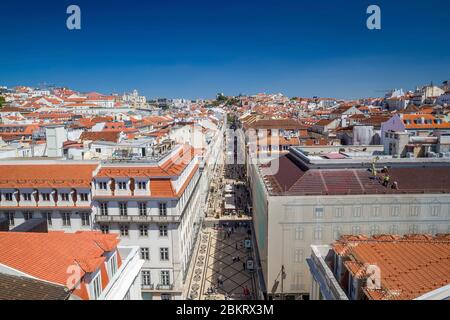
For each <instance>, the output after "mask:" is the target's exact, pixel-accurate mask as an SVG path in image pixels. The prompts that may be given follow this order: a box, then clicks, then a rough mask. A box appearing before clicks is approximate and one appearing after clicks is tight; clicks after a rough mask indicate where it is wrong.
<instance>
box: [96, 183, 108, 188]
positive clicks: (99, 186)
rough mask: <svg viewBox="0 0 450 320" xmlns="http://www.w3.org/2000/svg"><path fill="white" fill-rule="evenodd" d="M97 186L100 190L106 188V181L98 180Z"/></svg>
mask: <svg viewBox="0 0 450 320" xmlns="http://www.w3.org/2000/svg"><path fill="white" fill-rule="evenodd" d="M98 188H99V189H100V190H108V184H107V183H106V182H99V183H98Z"/></svg>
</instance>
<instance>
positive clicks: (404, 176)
mask: <svg viewBox="0 0 450 320" xmlns="http://www.w3.org/2000/svg"><path fill="white" fill-rule="evenodd" d="M275 161H279V163H278V164H276V163H275V162H272V163H273V168H272V169H270V168H271V164H272V163H269V164H268V165H265V166H262V167H261V168H262V173H263V175H265V177H266V179H267V180H268V182H269V183H270V186H271V188H272V190H271V193H272V194H274V195H346V194H384V193H397V194H403V193H406V194H407V193H424V192H425V193H450V166H446V167H418V168H414V169H413V170H411V169H410V168H390V169H389V175H390V177H391V181H392V182H394V181H396V182H397V183H398V189H397V190H394V189H391V188H386V187H384V186H383V185H382V183H381V181H379V180H378V179H372V174H371V173H370V171H369V170H368V169H310V170H306V171H305V170H303V169H301V168H300V167H299V166H298V165H297V164H296V163H295V162H294V161H293V160H291V156H290V155H289V154H287V155H284V156H282V157H280V158H279V159H277V160H275ZM274 169H276V172H273V171H275V170H274Z"/></svg>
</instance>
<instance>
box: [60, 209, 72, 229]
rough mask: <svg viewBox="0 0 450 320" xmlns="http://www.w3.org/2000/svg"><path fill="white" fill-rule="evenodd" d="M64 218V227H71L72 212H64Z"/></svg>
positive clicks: (62, 216)
mask: <svg viewBox="0 0 450 320" xmlns="http://www.w3.org/2000/svg"><path fill="white" fill-rule="evenodd" d="M61 218H62V224H63V226H64V227H70V213H67V212H66V213H63V214H62V215H61Z"/></svg>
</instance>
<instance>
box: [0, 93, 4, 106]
mask: <svg viewBox="0 0 450 320" xmlns="http://www.w3.org/2000/svg"><path fill="white" fill-rule="evenodd" d="M4 104H5V97H2V96H0V109H1V108H3V105H4Z"/></svg>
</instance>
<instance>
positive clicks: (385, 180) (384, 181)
mask: <svg viewBox="0 0 450 320" xmlns="http://www.w3.org/2000/svg"><path fill="white" fill-rule="evenodd" d="M390 181H391V177H390V176H389V175H385V176H384V180H383V186H385V187H387V186H388V185H389V182H390Z"/></svg>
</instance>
